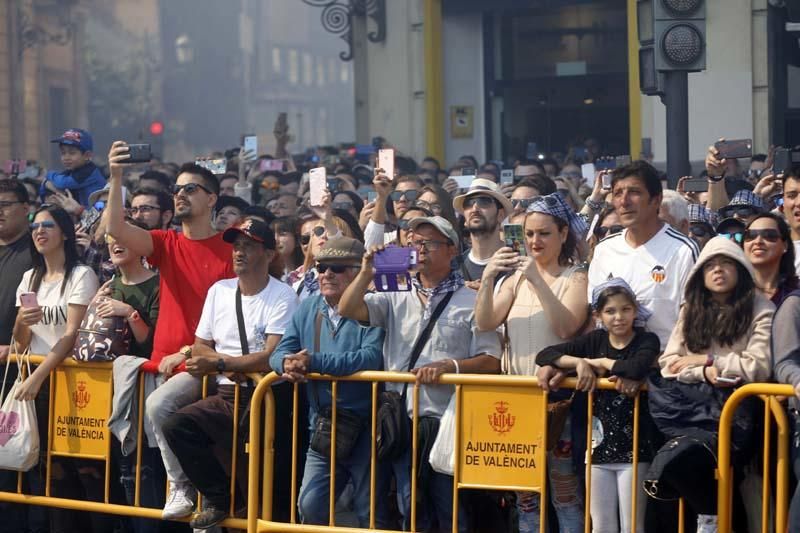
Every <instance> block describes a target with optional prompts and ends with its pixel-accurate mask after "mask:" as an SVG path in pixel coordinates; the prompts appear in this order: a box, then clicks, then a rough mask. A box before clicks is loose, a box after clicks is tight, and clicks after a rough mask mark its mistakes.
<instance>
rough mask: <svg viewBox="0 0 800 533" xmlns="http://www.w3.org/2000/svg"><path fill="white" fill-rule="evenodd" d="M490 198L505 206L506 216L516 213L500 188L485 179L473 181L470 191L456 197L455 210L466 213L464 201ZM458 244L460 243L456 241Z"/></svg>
mask: <svg viewBox="0 0 800 533" xmlns="http://www.w3.org/2000/svg"><path fill="white" fill-rule="evenodd" d="M478 195H483V196H490V197H492V198H494V199H495V200H497V202H498V203H499V204H500V205H501V206H503V209H505V212H506V216H508V215H510V214H511V213H512V212H513V211H514V207H513V206H512V205H511V201H510V200H509V199H508V198H506V196H505V195H504V194H503V193H501V192H500V188H499V187H498V186H497V184H496V183H495V182H493V181H491V180H487V179H484V178H476V179H474V180H472V183H471V184H470V186H469V190H468V191H467V192H465V193H464V194H462V195H460V196H456V197H455V198H454V199H453V208H455V210H456V211H458V212H459V213H462V212H464V200H466V199H467V198H469V197H470V196H478ZM455 242H458V241H455Z"/></svg>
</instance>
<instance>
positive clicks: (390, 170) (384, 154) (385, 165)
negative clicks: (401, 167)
mask: <svg viewBox="0 0 800 533" xmlns="http://www.w3.org/2000/svg"><path fill="white" fill-rule="evenodd" d="M378 168H380V169H382V170H383V173H384V174H386V176H387V177H388V178H389V179H390V180H393V179H394V150H392V149H391V148H385V149H383V150H378Z"/></svg>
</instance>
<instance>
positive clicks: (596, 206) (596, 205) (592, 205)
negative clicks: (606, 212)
mask: <svg viewBox="0 0 800 533" xmlns="http://www.w3.org/2000/svg"><path fill="white" fill-rule="evenodd" d="M586 205H588V206H589V209H591V210H592V211H602V209H603V202H595V201H594V200H592V198H591V197H589V198H587V199H586Z"/></svg>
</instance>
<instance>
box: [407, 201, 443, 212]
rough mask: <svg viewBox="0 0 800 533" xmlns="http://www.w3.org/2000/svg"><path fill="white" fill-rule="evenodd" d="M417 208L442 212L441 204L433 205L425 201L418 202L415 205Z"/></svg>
mask: <svg viewBox="0 0 800 533" xmlns="http://www.w3.org/2000/svg"><path fill="white" fill-rule="evenodd" d="M414 205H415V206H416V207H421V208H423V209H427V210H428V211H441V210H442V206H441V205H439V204H432V203H430V202H426V201H425V200H417V202H416V203H415V204H414Z"/></svg>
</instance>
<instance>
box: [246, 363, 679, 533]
mask: <svg viewBox="0 0 800 533" xmlns="http://www.w3.org/2000/svg"><path fill="white" fill-rule="evenodd" d="M308 377H309V379H311V380H323V381H331V382H332V383H331V395H332V398H333V405H334V406H335V405H336V398H337V383H338V382H342V381H350V382H352V381H356V382H369V383H371V385H372V414H371V435H372V439H371V442H372V444H371V452H370V462H371V463H370V508H369V511H370V513H369V517H370V518H369V531H379V530H377V529H375V520H376V518H375V505H376V497H377V495H376V494H375V486H376V460H375V458H376V457H377V455H376V441H377V427H376V420H377V417H376V412H377V406H378V391H379V388H378V387H379V384H380V383H382V382H383V383H387V382H389V383H408V384H409V387H410V392H411V397H412V401H413V410H412V454H411V499H410V522H411V530H412V531H413V530H415V526H416V517H417V503H416V500H417V498H416V492H417V484H416V472H417V470H418V468H419V465H418V464H417V432H418V431H417V428H418V421H419V387H420V386H425V385H417V384H416V382H415V377H414V376H413V375H412V374H410V373H399V372H377V371H365V372H359V373H357V374H353V375H351V376H346V377H338V378H334V377H332V376H323V375H318V374H314V375H310V376H308ZM278 380H279V377H278V376H277V375H276V374H270V375H268V376H267V377H266V378H265V379H264V380H262V381H261V383H259V385H258V387H257V388H256V390H255V392H254V394H253V398H252V403H251V417H250V434H251V435H260V434H262V433H263V435H264V439H263V442H262V441H261V439H252V440H251V443H250V473H249V487H248V497H249V500H248V515H247V526H248V527H247V530H248V532H249V533H257V532H258V533H261V532H276V531H303V532H319V533H323V532H329V531H336V532H357V531H364V530H362V529H358V528H348V527H337V526H336V525H335V504H336V501H335V491H334V490H333V487H334V486H335V482H336V472H335V464H334V463H333V462H332V464H331V471H330V486H329V489H330V490H329V494H330V498H329V517H330V518H329V520H330V523H329V524H328V525H309V524H298V523H297V511H296V507H297V494H296V490H293V491H292V495H291V509H290V510H289V513H290V517H291V518H290V523H288V524H287V523H280V522H274V521H272V499H273V494H272V486H273V474H274V464H273V462H274V446H273V443H274V440H275V437H276V435H275V429H274V426H273V422H274V418H275V401H274V398H273V396H272V392H271V385H272V384H273V383H275V382H277V381H278ZM439 383H440V384H445V385H454V386H455V394H456V418H455V420H456V425H455V428H456V430H455V463H454V464H455V468H454V476H453V477H454V483H453V531H454V532H456V531H458V512H457V509H458V491H459V489H489V490H501V489H502V490H514V491H529V492H531V491H532V492H538V493H540V494H541V498H542V501H543V502H544V501H546V499H545V498H546V493H547V476H546V471H547V468H546V464H547V453H546V442H547V422H546V421H547V395H546V393H544V392H543V391H542V390H541V389H540V387H539V385H538V380H537V379H536V378H535V377H529V376H504V375H480V374H445V375H443V376H442V377H441V379H440V381H439ZM575 385H576V380H575V379H567V380H565V382H564V383H563V384H562V387H563V388H574V387H575ZM597 387H598V389H604V390H613V389H614V388H615V384H614V383H612V382H609V381H608V380H605V379H602V380H598V383H597ZM298 396H299V389H298V387H297V386H295V388H294V402H295V406H297V405H298ZM587 396H588V408H589V413H588V420H589V423H588V424H587V426H588V427H587V430H586V431H587V442H588V443H591V439H592V428H591V419H592V402H593V394H589V395H587ZM293 411H294V413H295V419H294V420H293V436H292V453H293V457H296V456H297V451H298V449H297V447H298V432H297V430H298V427H297V424H298V420H297V409H296V408H295V409H294V410H293ZM332 422H333V429H332V431H331V433H332V436H331V439H332V443H331V455H330V456H331V457H335V456H336V454H335V439H336V409H335V408H333V412H332ZM262 424H264V425H263V426H262ZM638 441H639V398H638V396H637V398H636V400H635V411H634V427H633V450H634V471H633V481H632V483H633V487H632V488H633V490H632V494H633V501H632V513H631V514H632V516H631V524H632V526H633V527H635V524H636V519H635V517H636V507H637V505H641V504H642V502H637V493H638V490H637V489H638V487H637V486H636V479H637V472H636V466H637V465H636V462H637V461H638ZM495 443H502V446H497V445H495ZM262 447H263V449H262ZM498 449H500V451H499V452H498V451H497V450H498ZM291 476H292V485H291V486H292V487H296V486H297V483H296V482H297V465H296V464H293V465H292V472H291ZM590 486H591V454H587V462H586V504H585V505H586V507H585V520H586V526H585V527H586V532H587V533H588V532H589V531H591V521H590V516H589V508H590V502H591V494H590V491H589V487H590ZM259 494H260V495H261V499H260V501H259ZM547 507H548V506H547V505H546V504H542V505H540V512H541V515H540V518H541V529H542V531H544V530H545V528H546V525H545V523H546V520H545V518H546V516H545V513H546V510H547ZM681 513H682V505H681ZM259 516H261V517H262V518H259ZM681 524H682V521H681ZM681 531H682V527H681Z"/></svg>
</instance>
